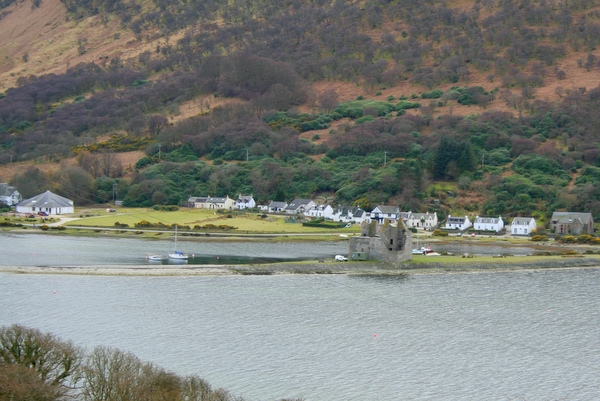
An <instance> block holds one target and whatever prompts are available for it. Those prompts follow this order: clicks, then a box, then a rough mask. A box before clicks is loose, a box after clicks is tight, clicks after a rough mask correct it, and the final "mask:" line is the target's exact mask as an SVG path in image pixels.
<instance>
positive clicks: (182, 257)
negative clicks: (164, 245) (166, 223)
mask: <svg viewBox="0 0 600 401" xmlns="http://www.w3.org/2000/svg"><path fill="white" fill-rule="evenodd" d="M187 258H188V255H187V254H186V253H182V252H180V251H178V250H177V225H175V250H174V251H173V252H169V259H175V260H187Z"/></svg>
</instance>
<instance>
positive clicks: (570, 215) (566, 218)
mask: <svg viewBox="0 0 600 401" xmlns="http://www.w3.org/2000/svg"><path fill="white" fill-rule="evenodd" d="M551 221H552V223H554V222H556V223H559V224H570V223H573V222H574V221H579V222H580V223H581V224H587V223H589V222H590V221H592V214H591V213H574V212H554V213H552V218H551Z"/></svg>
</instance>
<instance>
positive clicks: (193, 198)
mask: <svg viewBox="0 0 600 401" xmlns="http://www.w3.org/2000/svg"><path fill="white" fill-rule="evenodd" d="M207 199H208V196H191V197H190V198H189V199H188V202H198V203H203V202H206V201H207Z"/></svg>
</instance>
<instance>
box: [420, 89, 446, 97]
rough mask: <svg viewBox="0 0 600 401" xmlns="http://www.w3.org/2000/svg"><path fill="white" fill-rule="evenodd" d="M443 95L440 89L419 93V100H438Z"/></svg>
mask: <svg viewBox="0 0 600 401" xmlns="http://www.w3.org/2000/svg"><path fill="white" fill-rule="evenodd" d="M443 94H444V91H443V90H441V89H434V90H432V91H431V92H423V93H421V99H439V98H441V97H442V95H443Z"/></svg>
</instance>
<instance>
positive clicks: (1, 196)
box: [0, 182, 23, 206]
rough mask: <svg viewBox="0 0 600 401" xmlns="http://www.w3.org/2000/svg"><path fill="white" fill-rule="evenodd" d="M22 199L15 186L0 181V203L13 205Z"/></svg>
mask: <svg viewBox="0 0 600 401" xmlns="http://www.w3.org/2000/svg"><path fill="white" fill-rule="evenodd" d="M22 200H23V198H22V197H21V194H20V193H19V191H17V189H16V188H15V187H12V186H10V185H8V184H7V183H6V182H0V204H5V205H8V206H14V205H16V204H17V203H19V202H21V201H22Z"/></svg>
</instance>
